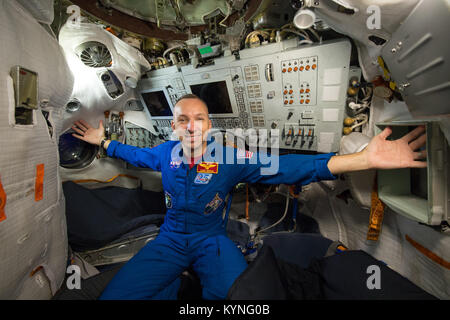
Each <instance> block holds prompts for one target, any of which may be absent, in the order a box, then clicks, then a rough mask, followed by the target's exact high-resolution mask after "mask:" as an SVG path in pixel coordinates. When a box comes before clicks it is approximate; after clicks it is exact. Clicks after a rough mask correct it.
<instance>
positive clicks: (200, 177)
mask: <svg viewBox="0 0 450 320" xmlns="http://www.w3.org/2000/svg"><path fill="white" fill-rule="evenodd" d="M211 178H212V173H197V176H196V177H195V180H194V183H196V184H208V183H209V181H210V180H211Z"/></svg>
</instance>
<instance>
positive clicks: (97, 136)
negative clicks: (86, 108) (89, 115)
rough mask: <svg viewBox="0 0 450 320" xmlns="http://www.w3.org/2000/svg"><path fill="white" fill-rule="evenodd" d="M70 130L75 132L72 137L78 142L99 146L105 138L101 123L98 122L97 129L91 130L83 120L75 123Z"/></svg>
mask: <svg viewBox="0 0 450 320" xmlns="http://www.w3.org/2000/svg"><path fill="white" fill-rule="evenodd" d="M72 129H73V130H74V131H75V132H77V133H78V134H76V133H73V134H72V136H74V137H75V138H78V139H80V140H83V141H86V142H88V143H91V144H95V145H98V146H99V145H100V143H101V142H102V139H103V138H104V137H105V133H104V132H105V129H104V127H103V121H101V120H100V123H99V126H98V128H93V127H92V126H91V125H90V124H89V123H87V122H86V121H84V120H80V121H75V122H74V125H73V126H72Z"/></svg>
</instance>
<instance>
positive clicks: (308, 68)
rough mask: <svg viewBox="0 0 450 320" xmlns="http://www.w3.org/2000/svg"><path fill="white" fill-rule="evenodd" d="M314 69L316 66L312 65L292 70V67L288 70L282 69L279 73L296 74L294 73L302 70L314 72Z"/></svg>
mask: <svg viewBox="0 0 450 320" xmlns="http://www.w3.org/2000/svg"><path fill="white" fill-rule="evenodd" d="M316 68H317V65H316V64H313V65H311V66H310V65H307V66H300V67H294V68H292V67H289V68H283V69H282V70H281V72H283V73H286V72H296V71H303V70H306V71H308V70H310V69H312V70H316Z"/></svg>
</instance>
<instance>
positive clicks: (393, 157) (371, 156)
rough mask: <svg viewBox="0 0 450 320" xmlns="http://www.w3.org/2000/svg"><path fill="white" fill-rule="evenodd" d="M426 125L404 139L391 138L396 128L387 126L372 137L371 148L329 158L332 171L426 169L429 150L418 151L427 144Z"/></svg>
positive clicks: (335, 172)
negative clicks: (425, 159)
mask: <svg viewBox="0 0 450 320" xmlns="http://www.w3.org/2000/svg"><path fill="white" fill-rule="evenodd" d="M424 132H425V127H424V126H419V127H417V128H416V129H414V130H413V131H411V132H409V133H408V134H406V135H404V136H403V137H402V138H400V139H397V140H393V141H390V140H387V137H389V136H390V135H391V133H392V129H391V128H389V127H387V128H385V129H384V130H383V131H382V132H381V133H380V134H378V135H376V136H375V137H373V138H372V140H371V141H370V143H369V144H368V145H367V147H366V148H365V149H364V150H363V151H361V152H358V153H353V154H348V155H342V156H333V157H331V158H330V160H329V161H328V169H329V170H330V172H331V173H332V174H339V173H344V172H351V171H360V170H367V169H399V168H425V167H426V166H427V163H426V161H418V160H420V159H424V158H426V151H417V150H418V149H420V148H421V147H423V146H424V145H425V142H426V135H425V134H424Z"/></svg>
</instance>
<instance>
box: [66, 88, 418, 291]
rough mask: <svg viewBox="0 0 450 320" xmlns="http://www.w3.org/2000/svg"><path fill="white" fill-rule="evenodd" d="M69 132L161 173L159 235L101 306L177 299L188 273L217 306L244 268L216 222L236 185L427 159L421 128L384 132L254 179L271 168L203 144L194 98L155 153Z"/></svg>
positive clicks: (204, 116)
mask: <svg viewBox="0 0 450 320" xmlns="http://www.w3.org/2000/svg"><path fill="white" fill-rule="evenodd" d="M72 128H73V129H74V130H75V131H76V132H77V133H78V134H74V136H75V137H77V138H79V139H81V140H84V141H86V142H89V143H92V144H96V145H100V146H102V147H103V148H105V149H106V150H107V154H108V156H110V157H116V158H120V159H123V160H125V161H127V162H129V163H131V164H132V165H134V166H138V167H149V168H152V169H153V170H156V171H161V173H162V184H163V188H164V192H165V195H166V206H167V213H166V217H165V220H164V223H163V225H162V226H161V228H160V233H159V235H158V236H157V237H156V239H155V240H153V241H151V242H149V243H148V244H147V245H146V246H145V247H143V248H142V249H141V250H140V251H139V252H138V253H137V254H136V255H135V256H134V257H133V258H132V259H131V260H130V261H128V262H127V263H126V264H125V265H124V266H123V267H122V268H121V270H120V271H119V272H118V273H117V274H116V276H115V277H114V278H113V280H112V281H111V282H110V283H109V284H108V286H107V288H106V289H105V290H104V292H103V293H102V296H101V297H100V298H101V299H176V297H177V292H178V289H179V287H180V274H181V273H182V272H183V271H185V270H186V269H187V268H188V267H190V266H192V268H193V270H194V271H195V272H196V274H197V275H198V277H199V278H200V281H201V285H202V288H203V298H205V299H224V298H225V297H226V295H227V292H228V290H229V288H230V287H231V285H232V284H233V282H234V280H235V279H236V278H237V277H238V276H239V275H240V274H241V273H242V272H243V271H244V269H245V268H246V267H247V263H246V261H245V259H244V257H243V255H242V253H241V252H240V250H239V249H238V248H237V247H236V245H235V244H234V243H233V242H232V241H231V240H230V239H229V238H228V237H227V236H226V230H225V225H226V221H225V220H226V218H227V217H226V218H225V219H224V218H223V211H224V207H225V205H226V196H227V194H228V193H229V192H230V191H231V190H232V188H233V186H235V185H236V184H237V183H239V182H249V183H254V182H260V183H266V184H281V183H284V184H289V185H290V184H297V185H306V184H308V183H310V182H315V181H319V180H332V179H335V178H336V175H337V174H339V173H343V172H349V171H358V170H365V169H371V168H378V169H392V168H400V167H424V166H426V162H423V161H417V160H418V159H420V158H424V157H425V156H426V155H425V154H424V153H423V152H415V150H416V149H419V148H420V147H421V146H423V145H424V144H425V135H424V134H422V133H423V131H424V128H423V127H418V128H416V129H415V130H413V131H411V132H410V133H409V134H407V135H405V136H404V137H402V138H401V139H398V140H395V141H389V140H386V138H387V137H388V136H389V135H390V134H391V130H390V129H389V128H387V129H385V130H384V131H383V132H382V133H380V134H379V135H377V136H375V137H374V138H373V139H372V141H371V142H370V143H369V145H368V146H367V147H366V148H365V149H364V150H363V151H362V152H359V153H355V154H351V155H344V156H336V155H334V154H332V153H329V154H318V155H294V154H291V155H283V156H280V157H279V158H278V161H279V162H278V168H276V169H278V170H275V171H273V172H272V174H270V175H267V174H261V172H262V171H261V170H262V169H264V168H266V169H267V167H268V166H269V165H270V164H266V163H264V164H263V162H262V161H261V159H260V156H261V155H260V154H252V153H245V152H242V151H241V150H239V149H235V148H228V147H223V146H222V145H221V144H219V143H216V142H215V141H212V142H211V143H209V144H208V141H207V139H206V137H207V135H208V132H209V130H210V129H211V121H210V119H209V116H208V108H207V106H206V104H205V103H204V102H203V101H202V100H201V99H199V98H198V97H196V96H195V95H186V96H184V97H182V98H181V99H180V100H179V101H178V102H177V103H176V105H175V108H174V118H173V122H172V129H173V130H174V132H175V133H176V135H177V136H178V137H179V140H180V141H169V142H166V143H163V144H160V145H158V146H156V147H154V148H138V147H134V146H128V145H125V144H121V143H119V142H117V141H109V140H105V139H104V128H103V124H102V122H101V121H100V125H99V128H97V129H96V128H93V127H91V126H90V125H89V124H88V123H86V122H85V121H82V120H81V121H76V122H75V125H74V126H73V127H72ZM230 152H231V154H232V157H231V158H232V159H233V160H232V161H231V163H230V161H229V160H230V157H229V156H227V157H226V159H227V160H228V161H225V162H228V163H222V162H221V161H220V160H218V159H225V155H226V154H229V153H230ZM254 157H256V158H255V159H253V158H254ZM243 160H244V161H243ZM251 160H253V161H251Z"/></svg>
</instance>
